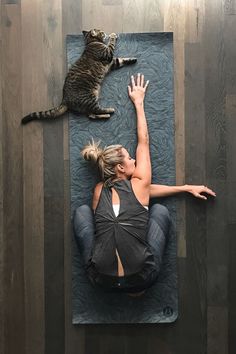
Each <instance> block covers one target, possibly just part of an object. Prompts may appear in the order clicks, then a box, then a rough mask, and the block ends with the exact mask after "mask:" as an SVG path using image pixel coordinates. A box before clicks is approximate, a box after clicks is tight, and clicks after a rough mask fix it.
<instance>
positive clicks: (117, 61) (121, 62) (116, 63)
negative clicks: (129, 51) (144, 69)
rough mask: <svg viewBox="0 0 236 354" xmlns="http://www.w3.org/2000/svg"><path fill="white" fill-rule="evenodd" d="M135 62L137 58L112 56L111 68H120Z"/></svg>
mask: <svg viewBox="0 0 236 354" xmlns="http://www.w3.org/2000/svg"><path fill="white" fill-rule="evenodd" d="M136 62H137V58H113V61H112V64H111V70H115V69H119V68H122V66H125V65H131V64H135V63H136Z"/></svg>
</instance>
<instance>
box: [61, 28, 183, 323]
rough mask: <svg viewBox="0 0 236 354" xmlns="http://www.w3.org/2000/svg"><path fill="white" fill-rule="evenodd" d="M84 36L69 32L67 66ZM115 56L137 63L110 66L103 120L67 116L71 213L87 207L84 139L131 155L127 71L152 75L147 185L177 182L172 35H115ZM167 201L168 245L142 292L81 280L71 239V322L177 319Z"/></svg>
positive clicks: (90, 184)
mask: <svg viewBox="0 0 236 354" xmlns="http://www.w3.org/2000/svg"><path fill="white" fill-rule="evenodd" d="M83 49H84V41H83V36H82V35H69V36H67V59H68V65H69V66H70V65H71V64H72V63H74V62H75V60H76V59H77V58H78V57H79V56H80V55H81V54H82V52H83ZM115 56H120V57H122V56H123V57H136V58H137V63H136V64H134V65H131V66H128V67H123V68H121V69H119V70H116V71H112V72H111V73H109V74H108V75H107V77H106V78H105V80H104V82H103V85H102V89H101V104H102V105H103V106H107V107H114V108H115V113H114V114H113V115H112V116H111V118H110V119H109V120H96V121H95V120H89V118H87V117H85V116H83V115H78V116H77V115H74V114H70V118H69V131H70V178H71V215H72V216H73V213H74V210H75V209H76V208H77V207H78V206H80V205H82V204H88V205H91V198H92V193H93V188H94V186H95V184H96V183H97V181H98V175H97V174H96V173H95V172H94V169H93V168H92V167H91V166H90V165H89V163H87V162H85V161H83V159H82V158H81V156H80V151H81V149H82V148H83V146H84V145H85V144H87V143H88V141H90V140H91V138H93V139H94V140H101V142H102V145H110V144H122V145H123V146H125V147H126V148H127V149H128V151H129V152H130V154H131V156H134V153H135V148H136V118H135V111H134V107H133V104H132V103H131V101H130V99H129V97H128V91H127V86H128V84H129V83H130V76H131V75H132V74H134V75H135V74H136V73H138V72H140V73H143V74H144V75H145V79H146V80H150V84H149V87H148V90H147V94H146V98H145V112H146V116H147V121H148V127H149V132H150V151H151V160H152V176H153V177H152V180H153V183H159V184H169V185H174V184H175V145H174V105H173V103H174V98H173V35H172V33H135V34H134V33H132V34H131V33H128V34H119V37H118V40H117V44H116V49H115ZM152 202H157V200H155V201H152ZM158 202H161V203H163V204H165V205H166V206H167V207H168V209H169V211H170V213H171V217H172V220H173V227H172V230H171V235H170V239H169V243H168V245H167V247H166V250H165V254H164V260H163V266H162V269H161V273H160V275H159V277H158V280H157V282H156V283H155V285H154V286H153V287H151V288H150V289H148V290H147V291H146V293H145V295H144V296H141V297H136V298H134V297H130V296H129V295H126V294H114V293H113V294H112V293H104V292H103V291H102V290H100V289H96V288H94V287H92V285H91V284H90V282H89V280H88V279H87V277H86V274H85V272H84V268H83V265H82V262H81V258H80V253H79V250H78V249H77V245H76V244H75V241H74V238H73V240H72V248H73V250H72V251H73V252H72V253H73V264H72V285H73V299H72V307H73V323H74V324H95V323H101V324H102V323H158V322H163V323H167V322H173V321H175V320H176V318H177V316H178V299H177V272H176V235H175V219H176V218H175V205H174V200H173V198H171V200H168V199H165V200H161V201H160V200H158Z"/></svg>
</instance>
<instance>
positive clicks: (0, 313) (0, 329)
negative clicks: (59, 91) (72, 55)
mask: <svg viewBox="0 0 236 354" xmlns="http://www.w3.org/2000/svg"><path fill="white" fill-rule="evenodd" d="M1 24H2V7H1V6H0V284H1V286H0V353H3V352H4V340H5V339H4V310H3V308H4V307H3V306H4V292H3V283H4V273H3V272H4V261H3V259H4V258H3V257H4V252H3V246H4V236H3V230H4V228H3V222H4V219H3V215H4V214H3V109H2V108H3V106H2V82H3V77H4V76H3V65H2V62H3V46H2V25H1Z"/></svg>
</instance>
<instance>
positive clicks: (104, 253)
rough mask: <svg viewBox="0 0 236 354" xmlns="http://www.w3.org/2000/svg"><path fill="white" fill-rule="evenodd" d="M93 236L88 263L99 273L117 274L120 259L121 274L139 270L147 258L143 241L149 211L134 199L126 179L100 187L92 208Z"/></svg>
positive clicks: (144, 241) (147, 254) (144, 239)
mask: <svg viewBox="0 0 236 354" xmlns="http://www.w3.org/2000/svg"><path fill="white" fill-rule="evenodd" d="M112 188H114V189H115V190H116V192H117V193H118V195H119V199H120V210H119V214H118V216H116V215H115V213H114V210H113V208H112ZM95 223H96V237H95V242H94V247H93V252H92V257H91V262H92V264H93V266H94V267H95V268H96V270H97V272H98V273H100V274H104V275H108V276H117V273H118V261H117V257H116V250H117V251H118V254H119V257H120V259H121V262H122V265H123V268H124V275H125V276H129V275H132V274H136V273H138V272H140V271H141V270H142V269H143V267H144V265H145V263H146V262H149V261H150V256H152V255H151V253H150V250H149V247H148V244H147V242H146V234H147V226H148V211H147V210H146V209H145V207H144V206H143V205H142V204H141V203H140V202H139V201H138V200H137V198H136V196H135V195H134V192H133V189H132V185H131V182H130V181H129V180H120V181H116V182H114V183H113V184H110V185H109V186H107V187H104V186H103V188H102V191H101V195H100V198H99V202H98V205H97V208H96V210H95Z"/></svg>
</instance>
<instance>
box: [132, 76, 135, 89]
mask: <svg viewBox="0 0 236 354" xmlns="http://www.w3.org/2000/svg"><path fill="white" fill-rule="evenodd" d="M131 84H132V88H134V86H135V80H134V76H133V75H132V76H131Z"/></svg>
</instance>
